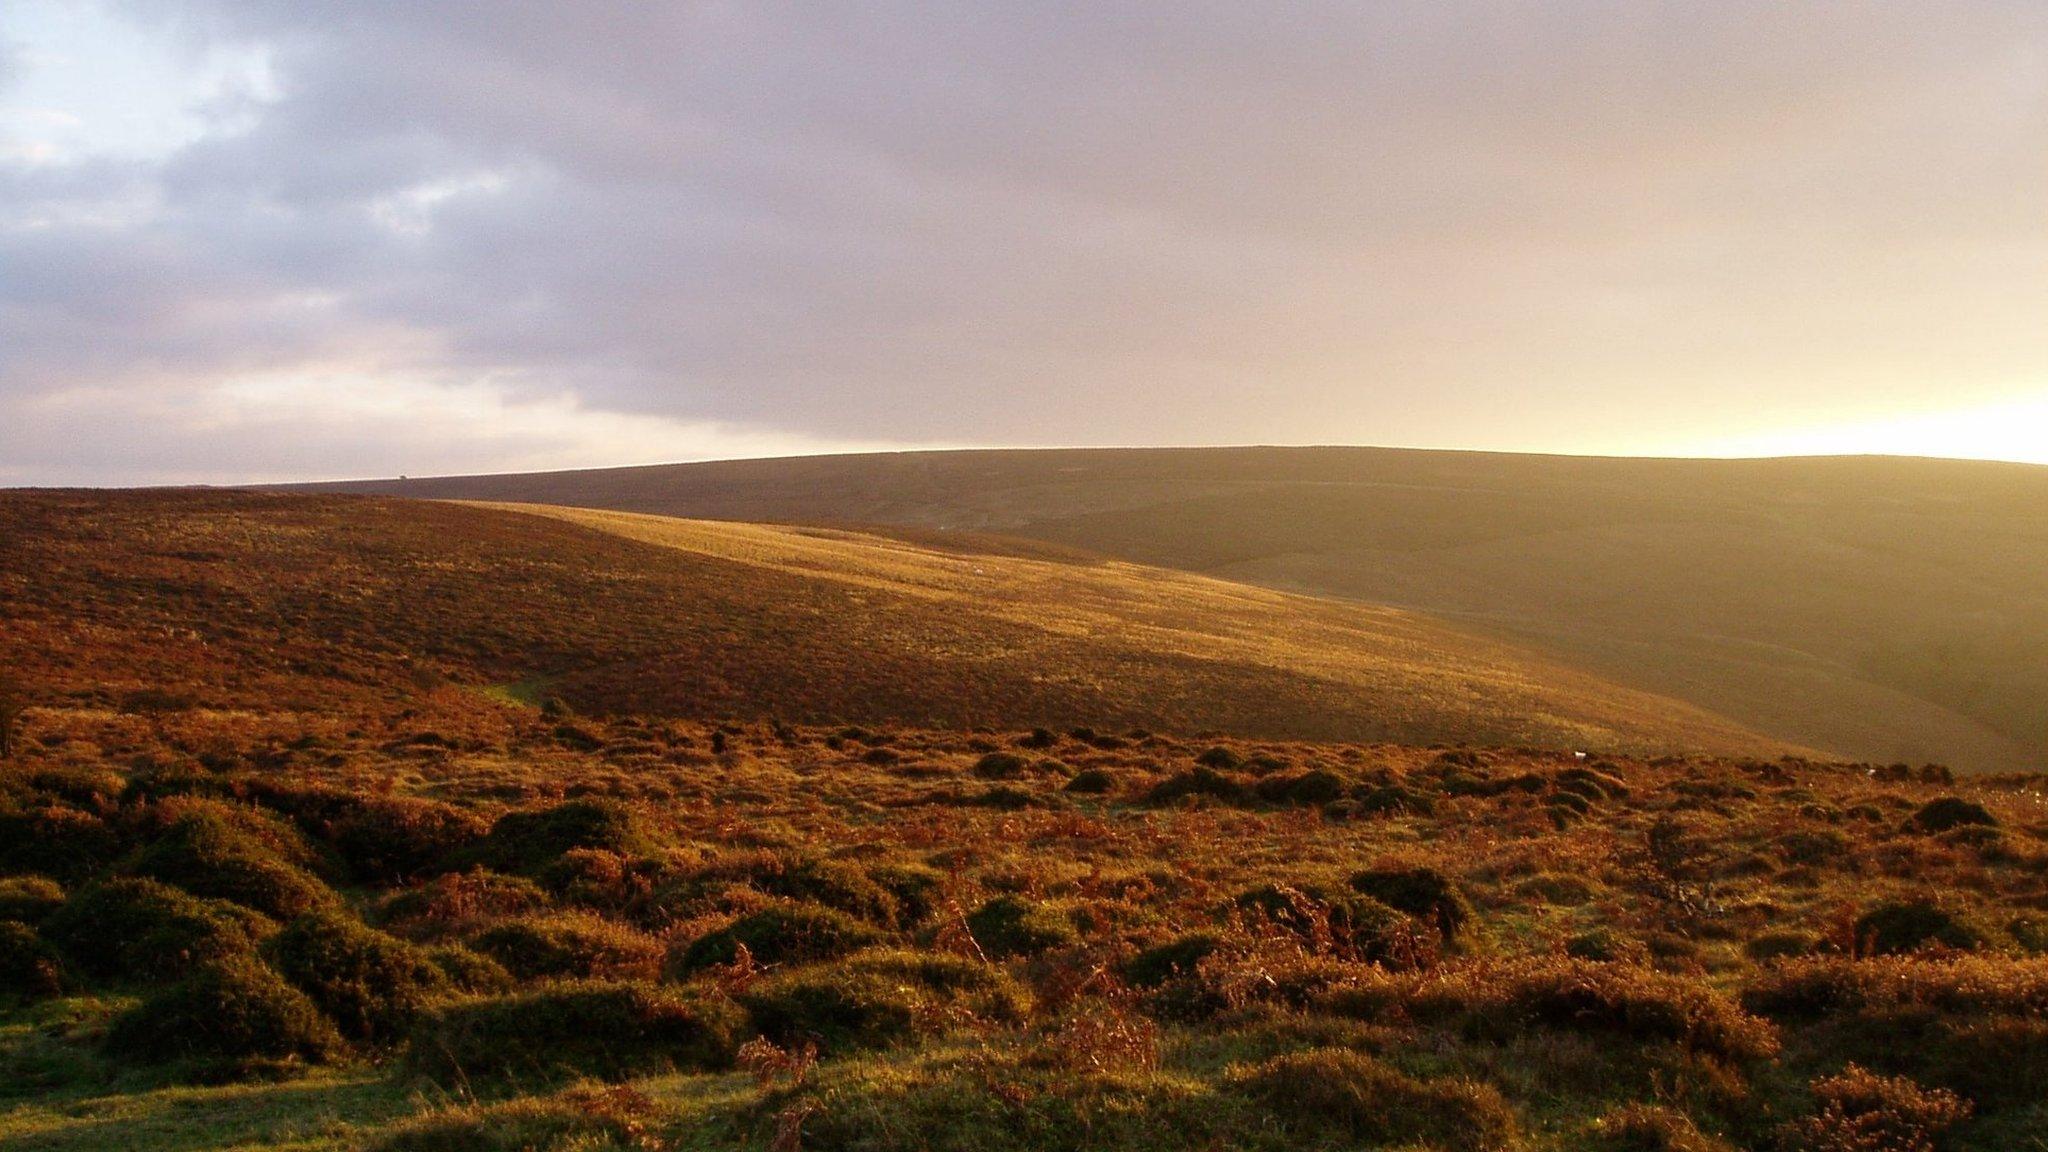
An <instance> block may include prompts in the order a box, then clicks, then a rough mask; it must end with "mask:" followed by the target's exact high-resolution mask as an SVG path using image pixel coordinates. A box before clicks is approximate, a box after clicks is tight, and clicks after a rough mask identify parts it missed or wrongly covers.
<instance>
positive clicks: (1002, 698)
mask: <svg viewBox="0 0 2048 1152" xmlns="http://www.w3.org/2000/svg"><path fill="white" fill-rule="evenodd" d="M0 530H4V531H6V532H7V533H8V535H9V538H10V540H11V542H12V545H13V546H12V547H11V548H9V549H8V550H7V551H6V552H5V553H0V582H4V583H0V588H4V589H5V591H6V594H7V596H8V599H9V613H8V617H9V618H8V620H7V621H6V627H7V628H8V630H9V632H10V633H11V636H12V640H13V643H15V644H17V645H18V646H19V647H20V648H21V649H22V650H24V651H27V652H30V653H32V654H33V655H34V659H35V661H36V664H37V667H36V669H35V676H36V678H37V680H38V682H39V686H40V688H41V690H42V691H43V692H44V693H46V694H49V695H51V696H53V697H59V698H64V699H68V700H72V701H74V702H77V703H82V704H83V703H96V704H100V705H119V704H120V703H121V702H122V700H124V699H126V698H127V697H129V696H132V695H136V694H140V695H141V697H142V699H143V700H144V701H145V703H146V702H147V698H148V694H149V693H151V692H153V691H156V690H158V689H161V688H163V687H164V686H165V685H167V684H175V685H177V687H176V689H175V691H174V693H173V695H174V696H175V697H177V699H173V700H171V701H169V703H178V702H179V701H180V700H183V701H185V702H188V703H200V704H205V705H207V706H211V707H218V708H232V707H266V706H278V705H280V704H288V705H289V706H293V707H321V706H324V705H326V704H328V703H330V702H331V699H330V698H331V696H332V694H334V693H336V692H340V693H343V694H345V695H346V696H348V697H350V698H355V697H377V698H382V697H386V696H389V695H390V694H391V693H393V692H394V691H399V690H402V689H403V688H404V687H405V686H407V685H410V684H413V683H416V682H420V683H432V682H434V681H435V680H437V679H448V680H452V681H454V682H456V683H459V684H464V685H468V686H471V687H477V688H492V689H493V690H495V691H499V692H502V693H506V694H510V695H514V696H519V695H522V694H523V695H524V697H525V698H527V699H528V700H529V702H531V700H532V699H533V697H534V693H535V692H536V691H538V690H539V688H540V686H544V688H545V691H546V692H547V693H549V694H553V695H556V696H559V697H561V698H563V699H564V700H566V701H568V702H569V703H571V704H573V705H575V706H576V707H577V708H578V709H579V710H583V711H591V712H634V713H654V714H661V715H669V716H693V717H700V718H707V717H708V718H713V719H722V718H728V717H738V718H749V719H752V718H766V717H772V718H779V719H783V720H787V721H791V722H813V723H829V722H862V723H873V722H897V723H911V724H932V723H938V724H945V725H973V724H982V725H999V724H1000V725H1013V724H1022V725H1026V726H1030V725H1038V724H1048V725H1055V726H1072V725H1077V724H1093V725H1101V726H1119V727H1130V726H1133V725H1138V726H1145V727H1152V728H1160V729H1166V730H1174V731H1183V732H1193V731H1202V730H1207V729H1216V730H1222V731H1231V732H1237V733H1242V734H1247V735H1258V736H1276V737H1307V738H1316V739H1347V740H1406V741H1413V742H1423V743H1427V742H1432V741H1439V740H1444V741H1469V742H1475V743H1526V744H1535V745H1542V746H1546V747H1561V748H1571V749H1592V750H1637V751H1642V750H1668V749H1680V750H1701V751H1717V752H1729V753H1771V754H1775V753H1777V752H1780V751H1784V750H1787V747H1788V746H1786V745H1783V744H1780V743H1777V742H1774V741H1771V740H1768V739H1765V738H1762V737H1759V736H1756V735H1754V734H1752V733H1749V732H1747V731H1745V730H1743V729H1742V728H1740V727H1739V726H1737V725H1735V724H1732V723H1730V722H1727V721H1725V720H1721V719H1719V718H1717V717H1714V716H1710V715H1708V714H1706V713H1704V712H1701V711H1700V710H1698V709H1695V708H1691V707H1689V706H1686V705H1683V704H1679V703H1677V702H1675V701H1672V700H1668V699H1664V698H1659V697H1655V696H1651V695H1648V694H1645V693H1641V692H1636V691H1633V690H1630V689H1624V688H1620V687H1617V686H1615V685H1612V684H1609V683H1606V682H1603V681H1600V680H1598V679H1596V678H1593V677H1590V676H1587V675H1584V674H1582V673H1578V672H1575V671H1572V670H1570V669H1567V668H1564V667H1562V666H1559V665H1557V664H1555V663H1553V662H1550V661H1546V660H1544V659H1542V658H1540V657H1536V656H1533V655H1531V654H1529V653H1527V652H1526V651H1522V650H1518V649H1515V648H1513V647H1511V646H1508V645H1504V644H1501V643H1499V642H1497V641H1491V640H1484V639H1476V638H1473V637H1471V636H1468V635H1466V634H1463V633H1460V632H1457V631H1455V630H1452V629H1449V628H1446V627H1444V626H1441V625H1438V624H1435V623H1433V622H1431V621H1429V620H1427V619H1424V618H1418V617H1415V616H1413V615H1411V614H1408V613H1403V612H1396V611H1389V610H1383V609H1373V608H1367V607H1362V606H1357V605H1347V604H1340V603H1333V602H1329V601H1320V600H1314V599H1310V598H1306V597H1300V596H1289V595H1283V594H1278V593H1274V592H1271V591H1267V590H1262V589H1255V588H1248V587H1244V586H1241V585H1232V584H1227V583H1223V582H1219V581H1215V580H1210V579H1205V578H1199V577H1193V576H1189V575H1187V574H1184V573H1176V572H1168V571H1162V570H1155V569H1145V568H1140V567H1137V566H1133V565H1129V564H1121V563H1110V562H1103V561H1092V560H1086V561H1084V560H1079V559H1076V558H1074V557H1072V556H1070V555H1065V554H1058V555H1055V556H1052V557H1049V558H1048V557H1040V556H1018V555H1006V554H1001V553H1000V552H983V551H960V550H958V546H957V545H955V546H954V547H953V548H952V549H951V550H940V549H937V548H934V547H929V546H925V545H921V544H912V543H906V542H902V541H895V540H889V539H885V538H880V537H874V536H864V535H860V534H853V533H844V532H829V531H796V530H791V529H782V528H767V527H758V526H746V525H712V524H705V523H689V522H681V521H673V520H663V519H651V518H634V517H622V516H604V515H588V514H581V513H577V514H569V513H553V512H548V511H547V510H542V509H536V510H508V509H499V508H478V507H469V506H452V505H446V504H432V503H423V502H407V501H391V500H360V499H349V498H336V497H318V498H309V497H275V496H258V495H250V494H245V493H204V494H202V493H169V494H123V495H114V496H85V495H77V496H4V495H0Z"/></svg>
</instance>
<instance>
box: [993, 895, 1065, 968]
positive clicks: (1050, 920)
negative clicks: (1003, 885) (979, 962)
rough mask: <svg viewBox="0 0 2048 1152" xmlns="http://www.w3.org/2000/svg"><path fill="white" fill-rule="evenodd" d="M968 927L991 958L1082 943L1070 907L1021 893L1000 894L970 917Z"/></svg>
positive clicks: (1029, 953)
mask: <svg viewBox="0 0 2048 1152" xmlns="http://www.w3.org/2000/svg"><path fill="white" fill-rule="evenodd" d="M967 930H968V931H969V932H971V933H973V934H974V939H975V942H976V943H978V944H980V945H981V949H982V951H983V952H985V953H987V954H988V955H989V956H991V957H996V958H1002V957H1008V956H1032V955H1036V954H1038V953H1040V952H1045V951H1049V950H1051V949H1054V948H1064V947H1068V946H1071V945H1073V944H1077V943H1079V942H1080V939H1081V934H1080V932H1078V931H1076V930H1075V928H1074V922H1073V920H1072V919H1071V918H1070V917H1069V916H1068V915H1067V913H1066V910H1065V909H1062V908H1060V907H1058V906H1056V905H1048V904H1041V903H1034V902H1032V901H1029V900H1026V899H1024V898H1022V897H1019V896H998V897H996V898H995V899H993V900H991V901H989V902H988V903H986V904H983V905H982V906H981V907H980V908H977V909H975V910H974V913H973V914H972V915H970V916H968V917H967Z"/></svg>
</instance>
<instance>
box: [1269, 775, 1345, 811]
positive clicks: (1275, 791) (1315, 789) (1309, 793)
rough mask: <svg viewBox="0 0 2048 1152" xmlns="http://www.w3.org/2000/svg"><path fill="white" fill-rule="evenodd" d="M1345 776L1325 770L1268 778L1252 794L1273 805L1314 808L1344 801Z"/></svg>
mask: <svg viewBox="0 0 2048 1152" xmlns="http://www.w3.org/2000/svg"><path fill="white" fill-rule="evenodd" d="M1346 787H1347V786H1346V785H1345V783H1344V780H1343V778H1342V777H1340V776H1338V775H1337V774H1336V773H1334V772H1326V771H1324V770H1323V769H1321V768H1312V769H1310V770H1309V771H1307V772H1299V773H1294V774H1291V775H1286V776H1268V777H1266V778H1265V779H1263V780H1261V781H1259V782H1258V783H1257V784H1256V785H1253V787H1252V791H1253V793H1254V794H1256V795H1257V796H1258V798H1259V799H1261V800H1264V801H1266V802H1267V803H1269V804H1292V805H1301V806H1312V805H1316V804H1328V803H1329V802H1330V801H1332V800H1337V799H1341V798H1342V797H1343V796H1344V794H1345V791H1346Z"/></svg>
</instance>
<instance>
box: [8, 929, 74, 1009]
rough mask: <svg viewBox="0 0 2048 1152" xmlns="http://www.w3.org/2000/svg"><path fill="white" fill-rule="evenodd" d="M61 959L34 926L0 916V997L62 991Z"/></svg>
mask: <svg viewBox="0 0 2048 1152" xmlns="http://www.w3.org/2000/svg"><path fill="white" fill-rule="evenodd" d="M64 986H65V980H64V961H63V958H62V957H60V956H58V954H57V950H56V949H55V948H52V947H50V945H49V944H48V943H47V942H46V941H45V940H44V939H43V938H42V937H41V936H38V935H36V930H35V929H33V928H31V927H29V926H28V925H26V924H23V923H21V922H20V921H18V920H0V1001H6V1000H18V1001H30V1000H43V999H47V998H48V997H51V996H57V995H60V994H62V993H63V991H64Z"/></svg>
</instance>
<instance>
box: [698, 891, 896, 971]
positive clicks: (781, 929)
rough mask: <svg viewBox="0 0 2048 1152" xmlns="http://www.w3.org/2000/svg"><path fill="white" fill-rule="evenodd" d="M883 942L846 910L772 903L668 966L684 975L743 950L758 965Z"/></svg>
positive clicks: (723, 961)
mask: <svg viewBox="0 0 2048 1152" xmlns="http://www.w3.org/2000/svg"><path fill="white" fill-rule="evenodd" d="M881 942H882V934H881V933H880V932H878V931H876V930H875V929H874V928H873V927H871V926H869V925H867V924H864V923H862V922H861V921H859V920H856V919H854V918H853V917H851V916H848V915H847V914H846V913H844V912H836V911H834V910H832V909H830V908H826V907H822V906H820V905H816V904H799V903H783V904H774V905H771V906H769V907H767V908H763V909H761V910H760V911H758V912H754V913H751V914H749V915H746V916H742V917H740V918H739V919H738V920H735V921H734V922H732V923H731V924H728V925H726V926H725V927H723V928H720V929H718V930H717V931H715V932H709V933H706V934H705V935H703V936H700V937H698V938H697V939H695V940H692V941H691V942H690V943H689V944H688V945H687V946H685V947H684V948H683V949H682V950H681V951H680V952H672V953H671V955H670V960H669V969H670V971H671V973H672V974H675V975H679V976H687V975H689V974H690V973H693V972H697V971H701V970H702V969H705V968H709V967H711V966H713V965H717V964H731V963H733V962H734V961H736V960H738V959H739V957H740V952H741V950H742V949H745V951H746V954H747V955H748V957H749V958H750V959H751V960H752V961H753V962H754V963H757V964H801V963H808V962H811V961H817V960H831V959H834V958H836V957H839V956H844V955H846V954H848V953H850V952H857V951H859V950H861V949H863V948H868V947H872V946H874V945H876V944H879V943H881Z"/></svg>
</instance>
